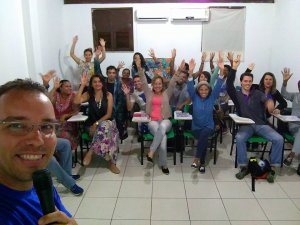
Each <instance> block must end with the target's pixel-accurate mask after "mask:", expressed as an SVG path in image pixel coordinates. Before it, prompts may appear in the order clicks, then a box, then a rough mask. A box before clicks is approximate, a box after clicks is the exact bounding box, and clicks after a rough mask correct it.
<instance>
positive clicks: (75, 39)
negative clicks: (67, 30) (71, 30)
mask: <svg viewBox="0 0 300 225" xmlns="http://www.w3.org/2000/svg"><path fill="white" fill-rule="evenodd" d="M77 41H78V35H75V36H74V37H73V43H76V42H77Z"/></svg>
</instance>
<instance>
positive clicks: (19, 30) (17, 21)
mask: <svg viewBox="0 0 300 225" xmlns="http://www.w3.org/2000/svg"><path fill="white" fill-rule="evenodd" d="M0 49H1V54H0V64H1V74H0V84H3V83H5V82H7V81H9V80H11V79H15V78H17V77H28V66H27V59H26V47H25V36H24V27H23V13H22V3H21V0H13V1H10V0H7V1H5V3H2V4H1V7H0Z"/></svg>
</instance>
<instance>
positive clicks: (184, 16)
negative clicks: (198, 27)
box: [172, 8, 209, 22]
mask: <svg viewBox="0 0 300 225" xmlns="http://www.w3.org/2000/svg"><path fill="white" fill-rule="evenodd" d="M172 21H173V22H176V21H191V22H193V21H194V22H206V21H209V9H208V8H202V9H173V10H172Z"/></svg>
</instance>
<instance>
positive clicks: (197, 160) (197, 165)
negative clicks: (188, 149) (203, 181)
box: [191, 158, 199, 169]
mask: <svg viewBox="0 0 300 225" xmlns="http://www.w3.org/2000/svg"><path fill="white" fill-rule="evenodd" d="M191 167H192V168H195V169H197V168H198V167H199V159H198V158H194V159H193V163H192V164H191Z"/></svg>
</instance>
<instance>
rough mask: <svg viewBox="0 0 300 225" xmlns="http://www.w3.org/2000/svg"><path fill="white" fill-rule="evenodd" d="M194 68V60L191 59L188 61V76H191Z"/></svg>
mask: <svg viewBox="0 0 300 225" xmlns="http://www.w3.org/2000/svg"><path fill="white" fill-rule="evenodd" d="M195 66H196V62H195V59H193V58H191V60H190V61H189V74H193V72H194V69H195Z"/></svg>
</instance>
